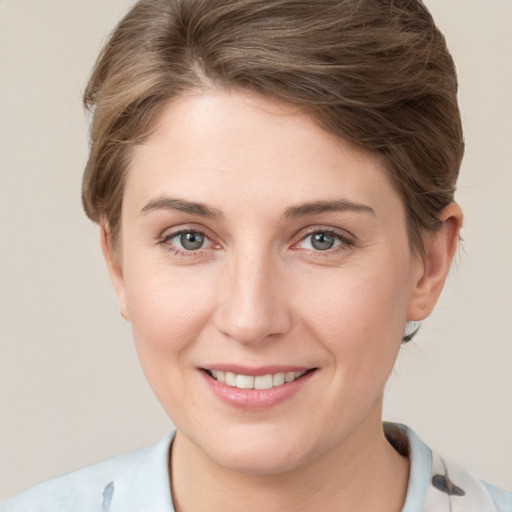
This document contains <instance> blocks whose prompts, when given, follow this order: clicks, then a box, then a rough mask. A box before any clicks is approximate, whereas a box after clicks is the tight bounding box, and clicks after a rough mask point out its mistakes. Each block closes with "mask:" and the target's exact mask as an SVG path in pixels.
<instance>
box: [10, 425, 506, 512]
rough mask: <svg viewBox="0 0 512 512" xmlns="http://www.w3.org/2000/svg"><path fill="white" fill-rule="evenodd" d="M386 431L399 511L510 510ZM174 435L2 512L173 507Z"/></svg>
mask: <svg viewBox="0 0 512 512" xmlns="http://www.w3.org/2000/svg"><path fill="white" fill-rule="evenodd" d="M384 431H385V434H386V437H387V438H388V440H389V442H390V443H391V444H392V445H393V446H394V447H395V449H396V450H397V451H398V452H400V453H401V454H403V455H405V456H407V457H409V459H410V462H411V471H410V474H409V483H408V487H407V496H406V500H405V504H404V507H403V509H402V512H512V493H510V492H507V491H503V490H501V489H498V488H497V487H493V486H491V485H489V484H487V483H485V482H482V481H481V480H478V479H477V478H476V477H474V476H473V475H472V474H471V473H469V472H467V471H466V470H464V469H462V468H460V467H458V466H457V465H455V464H452V463H448V462H446V461H445V460H443V459H442V458H441V457H439V456H438V455H437V454H435V453H433V452H432V451H431V450H430V449H429V448H428V447H427V446H426V445H425V444H424V443H423V442H422V441H421V440H420V439H419V438H418V436H416V434H415V433H414V432H413V431H412V430H410V429H409V428H408V427H406V426H404V425H398V424H394V423H385V424H384ZM173 437H174V432H173V433H170V434H169V435H167V436H166V437H165V438H163V439H162V440H161V441H160V442H159V443H158V444H156V445H155V446H154V447H152V448H144V449H142V450H137V451H135V452H131V453H128V454H125V455H121V456H119V457H115V458H113V459H108V460H106V461H104V462H101V463H99V464H95V465H94V466H89V467H87V468H84V469H80V470H78V471H75V472H73V473H69V474H68V475H64V476H61V477H58V478H54V479H52V480H49V481H47V482H44V483H42V484H39V485H36V486H34V487H31V488H30V489H27V490H26V491H24V492H22V493H20V494H18V495H17V496H15V497H13V498H10V499H8V500H6V501H4V502H3V503H1V504H0V512H174V508H173V506H172V497H171V490H170V488H169V477H168V470H167V467H168V454H169V448H170V445H171V443H172V439H173Z"/></svg>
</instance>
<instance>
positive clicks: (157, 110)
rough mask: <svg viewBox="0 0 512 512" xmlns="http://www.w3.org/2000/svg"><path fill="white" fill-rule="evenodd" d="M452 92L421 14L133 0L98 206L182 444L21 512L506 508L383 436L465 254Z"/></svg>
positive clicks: (362, 7) (314, 5)
mask: <svg viewBox="0 0 512 512" xmlns="http://www.w3.org/2000/svg"><path fill="white" fill-rule="evenodd" d="M456 89H457V86H456V77H455V71H454V66H453V63H452V60H451V57H450V55H449V54H448V51H447V49H446V46H445V43H444V39H443V37H442V35H441V34H440V33H439V31H437V29H436V28H435V25H434V24H433V21H432V19H431V17H430V15H429V13H428V12H427V11H426V9H425V8H424V7H423V5H422V4H420V3H418V2H394V3H391V2H390V3H389V4H386V5H383V3H382V2H375V1H365V2H350V1H347V2H341V3H340V2H338V1H336V2H334V1H325V2H321V5H319V3H318V2H294V1H284V0H281V1H277V0H275V1H273V0H270V1H269V0H266V1H250V2H247V1H241V0H239V1H234V0H230V1H228V0H223V1H220V0H215V1H203V2H199V1H195V2H194V1H181V2H179V1H169V0H165V1H164V0H160V1H155V0H146V1H142V2H139V3H137V4H136V5H135V7H134V8H133V9H132V10H131V12H130V13H129V14H128V15H127V16H126V17H125V18H124V20H123V21H122V22H121V24H120V25H119V26H118V28H117V29H116V31H115V32H114V34H113V35H112V37H111V39H110V41H109V42H108V43H107V45H106V47H105V49H104V51H103V54H102V56H101V57H100V60H99V61H98V64H97V66H96V68H95V71H94V73H93V76H92V78H91V81H90V83H89V86H88V89H87V91H86V97H85V99H86V104H87V105H88V107H89V108H91V109H92V110H94V119H93V124H92V131H91V151H90V158H89V162H88V166H87V169H86V172H85V175H84V182H83V201H84V206H85V209H86V212H87V214H88V215H89V217H90V218H92V219H93V220H94V221H96V222H98V224H99V225H100V229H101V233H102V248H103V253H104V256H105V259H106V261H107V265H108V268H109V271H110V275H111V278H112V282H113V284H114V288H115V290H116V293H117V296H118V299H119V303H120V309H121V313H122V315H123V316H124V317H125V318H126V319H127V320H128V321H129V322H130V323H131V325H132V328H133V332H134V338H135V342H136V346H137V350H138V353H139V357H140V360H141V363H142V367H143V369H144V371H145V373H146V376H147V378H148V380H149V382H150V384H151V386H152V388H153V390H154V392H155V394H156V395H157V397H158V399H159V400H160V402H161V404H162V406H163V407H164V409H165V410H166V412H167V413H168V414H169V416H170V417H171V418H172V420H173V421H174V423H175V424H176V428H177V431H176V433H173V434H172V435H171V436H168V437H166V438H165V439H164V440H162V441H161V443H159V444H158V445H157V446H156V447H154V448H152V449H149V450H143V451H139V452H134V453H132V454H127V455H125V456H122V457H120V458H116V459H113V460H109V461H106V462H104V463H101V464H99V465H97V466H93V467H91V468H86V469H84V470H81V471H79V472H76V473H73V474H71V475H68V476H65V477H62V478H60V479H56V480H53V481H50V482H48V483H46V484H42V485H41V486H39V487H36V488H34V489H31V490H29V491H26V492H25V493H23V494H21V495H20V496H18V497H16V498H14V499H13V500H12V501H8V502H6V503H5V504H3V505H2V507H3V508H2V510H13V511H16V510H109V511H116V510H123V511H130V510H134V511H135V510H151V511H158V510H167V511H169V510H176V511H185V512H187V511H189V510H190V511H192V510H193V511H201V510H206V509H208V510H216V509H219V510H221V509H222V510H240V509H242V508H243V509H244V510H262V509H266V510H278V509H279V510H282V509H287V510H297V511H299V510H327V511H329V510H333V511H334V510H336V511H344V510H347V511H348V510H350V511H357V510H361V511H362V510H382V511H398V510H404V511H409V510H425V511H430V510H436V511H437V510H440V511H441V510H465V511H466V510H479V511H482V510H489V511H491V510H492V511H495V510H499V511H502V510H503V511H505V510H509V509H510V507H511V506H512V497H511V495H510V494H509V493H506V492H505V491H501V490H499V489H497V488H495V487H492V486H489V485H488V484H484V483H482V482H480V481H479V480H478V479H476V478H475V477H473V476H472V475H471V474H469V473H467V472H465V471H464V470H461V469H459V468H458V467H457V466H454V465H451V464H448V463H446V462H445V461H444V460H443V459H441V458H440V457H439V456H437V455H436V454H432V453H431V452H430V450H429V449H428V448H427V447H426V446H425V445H424V444H423V443H422V442H421V441H420V440H419V439H418V438H417V437H416V436H415V434H414V433H413V432H412V431H410V430H409V429H407V428H406V427H403V426H399V425H393V424H387V425H385V426H384V428H383V427H382V423H381V416H382V395H383V388H384V385H385V382H386V380H387V378H388V376H389V373H390V371H391V368H392V366H393V363H394V361H395V358H396V355H397V352H398V350H399V347H400V344H401V343H402V341H408V340H409V339H410V338H411V336H412V335H413V331H411V330H410V329H408V326H409V323H411V322H418V321H421V320H423V319H424V318H426V317H427V316H428V315H429V314H430V312H431V311H432V309H433V307H434V305H435V302H436V300H437V298H438V296H439V294H440V292H441V290H442V287H443V284H444V280H445V278H446V274H447V272H448V270H449V267H450V262H451V260H452V257H453V254H454V251H455V249H456V246H457V240H458V233H459V229H460V226H461V223H462V214H461V211H460V209H459V207H458V206H457V205H456V204H455V203H454V202H453V194H454V189H455V182H456V178H457V174H458V169H459V166H460V161H461V158H462V153H463V142H462V130H461V126H460V118H459V112H458V107H457V101H456ZM171 443H172V444H171Z"/></svg>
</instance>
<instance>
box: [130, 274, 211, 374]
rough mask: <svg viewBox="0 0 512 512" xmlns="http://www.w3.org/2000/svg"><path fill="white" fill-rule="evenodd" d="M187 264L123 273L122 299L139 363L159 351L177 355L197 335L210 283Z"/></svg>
mask: <svg viewBox="0 0 512 512" xmlns="http://www.w3.org/2000/svg"><path fill="white" fill-rule="evenodd" d="M205 277H206V276H202V275H201V274H200V273H199V272H197V271H194V270H193V269H191V268H186V269H180V271H176V270H175V269H172V268H170V267H165V266H163V268H162V267H161V266H159V267H158V270H156V271H152V270H151V269H147V270H142V271H141V270H138V269H134V271H132V272H129V273H128V274H127V276H126V301H127V305H128V312H129V315H130V321H131V324H132V328H133V334H134V338H135V344H136V347H137V351H138V353H139V357H140V358H141V362H142V364H143V366H145V362H146V360H147V359H150V358H152V359H155V360H156V361H159V360H160V361H162V362H163V358H160V357H159V356H160V355H163V354H164V353H166V354H169V353H173V354H175V355H176V357H180V355H182V354H183V353H185V352H186V350H187V349H188V348H189V347H190V346H191V345H192V343H193V342H194V341H195V340H196V339H197V335H198V333H199V332H200V331H201V329H202V328H203V326H204V324H205V322H207V321H208V318H209V316H210V312H211V310H212V306H213V297H212V295H211V293H209V290H211V288H212V287H211V286H208V284H207V283H205Z"/></svg>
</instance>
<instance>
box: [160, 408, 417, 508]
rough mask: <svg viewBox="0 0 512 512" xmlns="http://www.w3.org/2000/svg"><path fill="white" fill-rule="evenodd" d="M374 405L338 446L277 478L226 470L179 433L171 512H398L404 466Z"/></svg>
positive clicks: (173, 456)
mask: <svg viewBox="0 0 512 512" xmlns="http://www.w3.org/2000/svg"><path fill="white" fill-rule="evenodd" d="M376 405H377V407H376V410H375V411H371V412H370V414H369V416H368V417H367V418H365V420H364V421H363V422H362V423H360V424H359V425H358V426H357V427H356V428H355V429H354V430H353V431H352V432H351V433H350V435H349V436H347V438H345V439H344V440H343V441H342V442H341V443H339V445H337V446H335V447H334V448H333V449H331V450H328V451H327V452H326V453H323V454H321V455H320V456H317V457H316V458H315V459H313V460H310V461H308V462H307V463H305V464H304V465H302V466H300V467H297V468H294V469H293V470H291V471H287V472H286V473H280V474H271V475H259V474H256V475H255V474H248V473H240V472H234V471H231V470H229V469H226V468H223V467H221V466H219V465H217V464H216V463H215V462H214V461H212V460H211V459H210V458H209V457H208V456H207V455H206V454H204V452H202V451H201V450H200V449H199V448H198V447H197V446H195V445H194V444H193V443H191V442H190V441H189V440H188V439H187V438H186V437H185V436H183V435H182V434H181V433H180V432H178V433H177V435H176V439H175V441H174V443H173V447H172V453H171V459H170V460H171V487H172V490H173V501H174V506H175V509H176V512H191V511H193V512H203V511H204V512H206V511H208V512H231V511H235V510H236V511H239V510H244V511H245V512H253V511H261V510H266V511H268V512H277V511H282V510H288V511H294V512H306V511H314V510H322V511H325V512H331V511H332V512H349V511H350V512H366V511H372V512H374V511H375V510H379V511H381V512H399V511H400V510H402V506H403V503H404V500H405V495H406V490H407V480H408V473H409V462H408V460H407V459H405V458H403V457H402V456H400V455H399V454H398V453H397V452H396V451H395V450H394V449H393V448H392V447H391V445H390V444H389V443H388V442H387V440H386V438H385V436H384V434H383V431H382V424H381V402H380V403H379V404H376Z"/></svg>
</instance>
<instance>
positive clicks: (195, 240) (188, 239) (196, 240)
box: [179, 231, 205, 251]
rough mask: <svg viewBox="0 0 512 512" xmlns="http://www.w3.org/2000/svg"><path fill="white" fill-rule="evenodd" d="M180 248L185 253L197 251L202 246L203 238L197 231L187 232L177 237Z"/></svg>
mask: <svg viewBox="0 0 512 512" xmlns="http://www.w3.org/2000/svg"><path fill="white" fill-rule="evenodd" d="M179 240H180V244H181V246H182V247H183V248H184V249H185V250H187V251H197V249H201V247H203V245H204V241H205V236H204V235H203V234H202V233H198V232H197V231H187V232H185V233H181V234H180V235H179Z"/></svg>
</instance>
